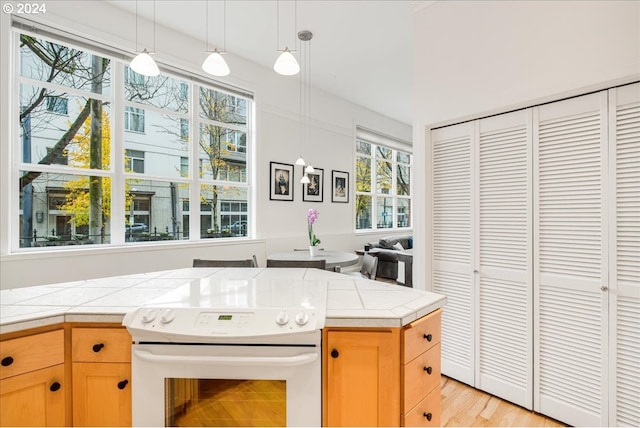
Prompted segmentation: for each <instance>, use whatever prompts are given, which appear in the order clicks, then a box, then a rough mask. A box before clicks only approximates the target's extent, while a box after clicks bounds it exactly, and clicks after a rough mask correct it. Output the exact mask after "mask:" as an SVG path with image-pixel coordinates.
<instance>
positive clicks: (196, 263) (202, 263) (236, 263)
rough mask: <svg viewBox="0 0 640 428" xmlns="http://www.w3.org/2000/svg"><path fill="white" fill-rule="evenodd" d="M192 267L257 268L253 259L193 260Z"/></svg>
mask: <svg viewBox="0 0 640 428" xmlns="http://www.w3.org/2000/svg"><path fill="white" fill-rule="evenodd" d="M193 267H258V262H257V260H256V259H255V256H254V258H251V259H242V260H206V259H193Z"/></svg>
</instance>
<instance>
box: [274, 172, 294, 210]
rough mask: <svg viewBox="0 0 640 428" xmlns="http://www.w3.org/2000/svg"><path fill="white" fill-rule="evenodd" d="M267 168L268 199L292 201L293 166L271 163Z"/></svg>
mask: <svg viewBox="0 0 640 428" xmlns="http://www.w3.org/2000/svg"><path fill="white" fill-rule="evenodd" d="M270 166H271V167H270V168H269V171H270V172H269V182H270V184H269V199H271V200H272V201H293V181H294V180H293V178H294V177H293V165H291V164H288V163H280V162H271V163H270Z"/></svg>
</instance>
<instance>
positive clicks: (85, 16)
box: [0, 0, 412, 289]
mask: <svg viewBox="0 0 640 428" xmlns="http://www.w3.org/2000/svg"><path fill="white" fill-rule="evenodd" d="M96 16H99V17H100V19H99V20H95V17H96ZM30 18H34V19H38V21H39V22H43V23H46V24H48V25H50V26H52V27H55V28H59V29H62V30H64V31H68V32H71V33H73V34H76V35H79V36H81V37H83V38H86V39H88V40H91V41H94V42H99V43H104V44H105V45H108V46H116V47H118V48H120V49H123V50H125V51H128V52H129V53H130V54H132V53H133V50H134V45H135V41H134V40H132V38H133V37H134V31H129V30H131V27H130V25H129V24H131V25H133V23H134V22H135V17H134V16H132V15H130V14H127V13H126V12H124V11H123V10H121V9H119V8H115V7H113V6H111V5H110V4H108V3H105V2H101V1H89V0H87V1H82V2H78V1H62V0H60V1H55V2H49V3H47V13H46V14H45V15H39V16H36V15H33V16H31V17H30ZM0 20H1V21H0V22H1V24H2V26H1V29H0V32H1V34H0V36H1V37H0V43H2V53H0V63H1V64H3V67H6V65H5V64H9V63H12V58H11V57H10V55H9V52H10V45H9V42H8V40H9V34H10V26H11V24H10V19H9V16H8V15H6V14H2V15H1V16H0ZM140 25H143V24H140ZM122 29H126V31H122ZM129 33H130V34H129ZM156 34H157V36H156V37H157V39H156V50H157V52H158V54H157V56H156V59H157V60H158V61H159V62H162V61H163V60H164V61H165V62H168V63H170V65H172V66H174V67H179V68H182V69H184V70H188V71H190V72H193V73H201V72H200V62H201V60H202V56H203V52H202V51H201V50H202V49H201V45H202V43H201V42H196V41H195V40H193V39H190V38H188V37H186V36H184V35H182V34H179V33H175V32H172V31H171V30H169V29H167V28H162V27H160V26H158V27H157V30H156ZM127 35H129V36H130V38H129V39H127ZM131 56H133V55H131ZM227 61H228V62H229V63H230V64H233V68H232V74H231V75H230V76H229V77H227V78H221V79H220V80H219V81H220V82H223V83H227V84H231V85H234V86H237V87H240V88H244V89H246V90H249V91H252V92H253V93H254V94H255V101H256V123H257V126H256V134H255V151H254V152H253V156H254V161H255V163H256V166H257V168H256V176H255V177H253V179H254V181H255V184H256V186H255V191H256V192H257V193H256V195H257V197H256V206H255V214H256V215H255V217H254V218H255V219H256V225H255V226H256V227H255V228H256V233H257V234H256V236H257V239H256V240H248V241H246V242H236V243H233V242H200V243H189V242H183V243H180V244H178V245H169V246H167V245H161V244H155V243H154V244H151V245H149V246H145V247H144V248H142V249H141V248H140V247H136V248H131V247H122V248H91V249H89V251H78V250H75V249H68V250H67V251H64V252H58V253H56V254H52V253H50V252H45V251H40V252H28V253H17V254H12V253H11V248H10V243H9V236H10V234H11V232H10V229H12V228H15V227H17V220H16V219H15V218H14V217H11V216H12V213H11V210H10V203H9V202H10V201H9V192H7V191H6V190H7V189H9V186H12V185H14V187H16V188H17V185H15V184H12V183H11V181H10V172H9V171H8V170H9V168H7V167H8V166H9V161H8V159H10V156H12V153H11V152H10V151H9V148H8V146H9V145H7V144H3V145H1V146H2V147H1V148H0V150H2V151H1V152H0V154H1V157H0V158H1V161H0V162H2V164H1V165H0V170H1V171H0V189H2V191H1V192H0V209H1V210H0V215H1V216H2V221H1V222H0V224H2V226H0V288H3V289H4V288H13V287H21V286H26V285H35V284H45V283H51V282H61V281H72V280H78V279H85V278H96V277H103V276H110V275H121V274H128V273H137V272H144V271H152V270H161V269H171V268H177V267H186V266H189V265H190V264H191V260H192V259H193V258H194V257H202V258H206V257H210V258H214V257H225V258H233V257H245V256H247V255H249V256H250V255H251V254H256V255H257V256H258V259H259V260H260V262H261V264H262V265H264V261H265V258H266V255H267V254H269V253H271V252H275V251H281V250H289V249H291V248H294V247H305V246H306V245H307V236H306V217H305V213H306V210H307V209H308V208H310V207H313V208H316V209H318V211H319V212H320V218H319V221H318V223H317V224H316V226H315V231H316V233H317V234H318V236H319V237H320V238H321V239H322V243H323V246H324V247H326V248H332V249H342V250H349V251H351V250H354V249H356V248H362V247H363V246H364V243H365V242H369V241H372V240H374V239H377V237H379V236H383V235H387V234H389V232H386V233H379V234H365V235H356V234H355V232H354V229H353V223H354V221H353V217H354V214H353V199H354V196H353V184H354V183H353V173H352V170H353V159H354V141H355V127H356V125H358V126H363V127H366V128H369V129H372V130H375V131H378V132H381V133H383V134H387V135H392V136H395V137H396V138H398V139H402V140H405V141H411V138H412V135H411V127H410V126H407V125H404V124H401V123H399V122H397V121H394V120H392V119H389V118H386V117H383V116H381V115H379V114H376V113H373V112H371V111H368V110H366V109H364V108H361V107H359V106H356V105H354V104H351V103H349V102H347V101H344V100H341V99H338V98H336V97H332V96H330V95H328V94H326V93H323V92H319V91H314V92H313V94H312V100H313V104H312V106H311V116H312V120H311V136H310V138H311V144H310V145H309V146H308V147H302V146H301V143H300V141H299V135H300V131H299V126H300V124H299V118H300V112H299V95H298V94H299V92H298V91H299V81H298V79H297V78H287V77H283V76H280V75H277V74H276V73H274V72H273V71H272V70H270V69H266V68H263V67H260V66H257V65H256V64H254V63H251V62H249V61H246V60H244V59H242V58H238V57H234V56H233V54H232V53H230V54H228V56H227ZM202 77H203V78H205V79H210V76H207V75H204V74H202ZM9 78H10V74H9V73H2V75H1V76H0V89H1V90H2V92H3V93H5V94H6V93H8V91H9V90H10V89H11V88H12V86H11V83H10V81H9ZM14 107H15V106H13V105H11V104H10V103H9V97H6V96H3V97H2V98H1V99H0V111H2V112H3V113H4V112H7V111H9V109H13V108H14ZM8 123H9V120H8V118H7V115H6V114H2V115H1V116H0V124H1V125H2V126H1V127H0V141H10V140H11V138H13V137H12V135H11V132H10V131H11V127H10V126H6V125H8ZM299 154H302V155H303V156H304V157H305V159H306V160H308V161H309V162H311V163H312V164H313V165H314V166H317V167H320V168H323V169H324V174H325V180H324V185H325V190H324V202H322V203H310V202H304V203H303V202H302V189H301V187H300V184H299V183H297V182H296V186H295V189H294V190H295V197H294V202H281V201H270V200H269V187H268V184H269V183H268V182H269V162H270V161H278V162H284V163H290V164H293V163H294V162H295V160H296V158H297V156H298V155H299ZM332 169H335V170H340V171H349V172H350V178H351V180H352V183H351V189H352V190H351V194H350V197H349V204H339V203H331V194H330V193H329V185H330V178H331V170H332ZM301 174H302V172H301V169H299V167H296V175H297V176H298V178H299V177H300V175H301ZM13 196H14V197H16V195H15V194H14V195H13ZM7 218H9V223H7V221H6V219H7ZM7 224H9V225H10V226H7Z"/></svg>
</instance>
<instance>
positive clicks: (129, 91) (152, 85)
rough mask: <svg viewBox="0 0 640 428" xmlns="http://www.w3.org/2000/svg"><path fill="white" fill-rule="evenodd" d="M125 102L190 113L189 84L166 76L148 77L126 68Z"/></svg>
mask: <svg viewBox="0 0 640 428" xmlns="http://www.w3.org/2000/svg"><path fill="white" fill-rule="evenodd" d="M124 76H125V100H127V101H131V102H134V103H138V104H144V105H148V106H154V107H157V108H159V109H163V110H168V111H172V112H177V113H188V112H189V91H185V90H184V85H188V83H187V82H185V81H184V80H181V79H177V78H175V77H171V76H168V75H166V74H160V75H159V76H154V77H147V76H142V75H140V74H138V73H136V72H135V71H133V70H131V68H129V66H125V70H124Z"/></svg>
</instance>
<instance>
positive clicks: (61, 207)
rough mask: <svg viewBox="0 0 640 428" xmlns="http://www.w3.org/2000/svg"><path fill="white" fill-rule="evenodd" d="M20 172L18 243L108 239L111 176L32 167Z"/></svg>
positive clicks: (46, 244) (55, 243) (31, 244)
mask: <svg viewBox="0 0 640 428" xmlns="http://www.w3.org/2000/svg"><path fill="white" fill-rule="evenodd" d="M20 176H21V184H20V218H19V220H18V221H19V224H18V228H19V230H20V247H58V246H64V245H80V244H108V243H109V242H110V236H109V229H110V222H109V218H110V215H111V198H110V196H111V179H110V178H107V177H95V176H94V177H89V176H86V175H72V174H57V173H56V174H52V173H39V172H35V171H22V172H21V173H20ZM92 223H93V226H90V224H92Z"/></svg>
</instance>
